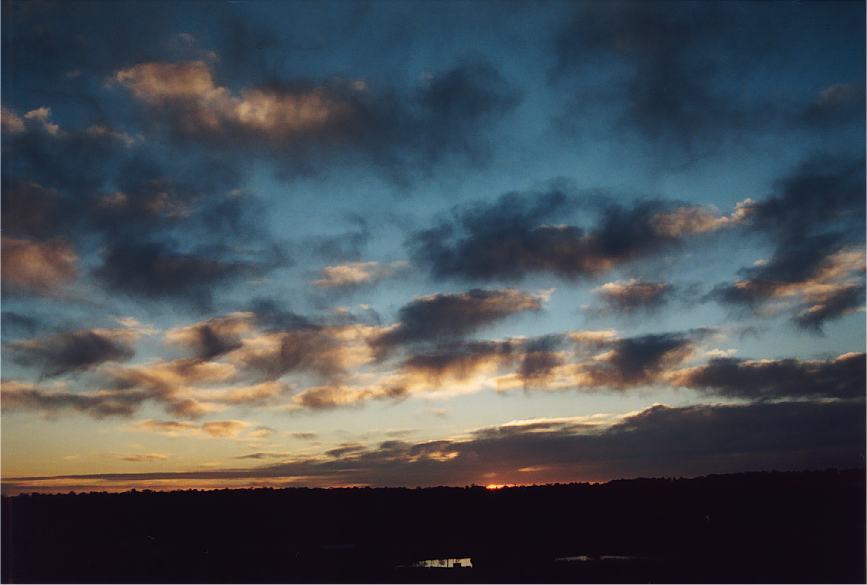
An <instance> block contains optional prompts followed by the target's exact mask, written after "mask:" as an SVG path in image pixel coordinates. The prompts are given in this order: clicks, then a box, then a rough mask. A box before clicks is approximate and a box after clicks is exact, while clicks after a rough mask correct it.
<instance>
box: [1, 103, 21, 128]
mask: <svg viewBox="0 0 867 585" xmlns="http://www.w3.org/2000/svg"><path fill="white" fill-rule="evenodd" d="M0 127H2V131H3V133H4V134H5V133H7V132H8V133H9V134H18V133H19V132H24V130H25V127H24V120H22V119H21V117H20V116H18V114H16V113H15V112H13V111H12V110H10V109H8V108H5V107H4V108H2V110H0Z"/></svg>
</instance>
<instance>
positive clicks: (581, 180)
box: [2, 1, 865, 493]
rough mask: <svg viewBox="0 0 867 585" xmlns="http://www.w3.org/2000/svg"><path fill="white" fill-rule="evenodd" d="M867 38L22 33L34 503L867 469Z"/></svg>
mask: <svg viewBox="0 0 867 585" xmlns="http://www.w3.org/2000/svg"><path fill="white" fill-rule="evenodd" d="M864 23H865V8H864V3H863V2H850V3H846V2H843V3H835V2H821V3H809V2H772V3H766V4H762V3H757V2H748V3H742V4H739V3H734V2H725V3H722V2H720V3H711V2H703V3H662V2H656V3H654V2H639V3H616V2H604V3H603V2H585V3H572V2H568V3H558V2H540V3H535V2H534V3H524V2H520V3H519V2H515V3H511V2H494V1H484V2H483V1H468V2H432V1H431V2H419V3H414V2H408V1H407V2H403V1H401V2H347V1H340V2H335V3H326V2H300V1H299V2H291V1H290V2H252V1H251V2H217V1H209V2H187V3H184V2H140V3H134V2H127V3H124V2H112V3H104V2H98V3H86V2H62V3H54V2H20V1H13V2H4V3H3V5H2V342H3V345H2V409H3V413H2V481H3V491H4V493H17V492H20V491H33V490H43V491H46V490H47V491H56V490H59V491H69V490H91V489H97V490H117V489H129V488H133V487H135V488H138V489H141V488H170V487H184V488H186V487H225V486H229V487H240V486H284V485H286V486H296V485H298V486H344V485H373V486H377V485H407V486H425V485H469V484H481V485H486V484H512V483H521V484H527V483H546V482H556V481H560V482H565V481H601V480H607V479H613V478H621V477H637V476H694V475H701V474H708V473H724V472H735V471H745V470H759V469H813V468H827V467H838V468H843V467H859V466H863V465H864V462H865V459H864V444H865V442H864V441H865V403H864V397H865V354H864V349H865V314H864V304H865V165H864V157H865V140H864V136H865V121H864V120H865V119H864V98H865V48H864V47H865V24H864Z"/></svg>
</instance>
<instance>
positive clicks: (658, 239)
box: [407, 182, 740, 281]
mask: <svg viewBox="0 0 867 585" xmlns="http://www.w3.org/2000/svg"><path fill="white" fill-rule="evenodd" d="M577 208H581V209H583V210H585V211H590V212H593V213H595V214H596V215H597V217H596V220H595V223H594V224H593V225H592V226H591V227H588V228H586V229H585V228H582V227H578V226H575V225H564V224H560V223H559V222H562V221H563V219H564V217H568V216H569V215H571V214H572V212H574V211H575V210H576V209H577ZM567 214H568V215H567ZM737 221H740V220H739V218H726V217H718V216H714V215H712V214H710V212H708V211H707V210H704V209H703V208H700V207H695V206H687V207H678V205H677V204H676V203H675V202H671V201H668V202H666V201H656V200H637V201H635V202H633V203H632V204H631V205H629V206H624V205H621V204H620V203H617V202H614V201H611V200H609V199H608V198H606V197H603V196H599V195H595V196H589V195H588V196H584V197H580V198H579V197H577V196H576V195H575V194H574V190H573V189H571V188H570V187H569V186H568V185H564V184H562V182H555V183H554V184H553V185H552V186H551V187H550V188H549V189H547V190H544V191H542V192H530V193H507V194H505V195H503V196H501V197H500V198H499V199H497V200H496V201H494V202H491V203H476V204H475V205H470V206H466V207H463V208H456V209H455V210H454V211H453V213H452V217H451V218H449V219H447V220H445V221H442V222H440V223H439V224H438V225H436V226H434V227H433V228H430V229H427V230H422V231H419V232H416V233H414V234H413V235H412V236H411V237H410V238H409V240H408V242H407V244H408V247H409V248H410V251H411V254H412V257H413V259H414V260H415V262H416V263H417V264H419V265H421V266H425V267H428V268H429V269H430V271H431V273H432V275H433V276H435V277H437V278H463V279H470V280H487V281H489V280H519V279H521V278H524V277H525V276H528V275H531V274H534V273H543V272H547V273H551V274H555V275H557V276H559V277H561V278H565V279H577V278H582V277H592V276H596V275H599V274H604V273H606V272H608V271H610V270H611V269H613V268H614V267H616V266H618V265H621V264H624V263H627V262H630V261H633V260H637V259H639V258H643V257H648V256H653V255H654V254H658V253H660V252H662V251H664V250H666V249H671V248H672V247H674V246H676V245H677V244H679V243H680V242H681V241H682V239H683V237H685V236H690V235H697V234H702V233H709V232H712V231H715V230H717V229H721V228H722V227H724V226H726V225H734V223H736V222H737ZM555 222H557V225H554V223H555Z"/></svg>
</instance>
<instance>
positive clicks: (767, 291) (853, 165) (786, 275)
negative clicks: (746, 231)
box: [710, 156, 865, 331]
mask: <svg viewBox="0 0 867 585" xmlns="http://www.w3.org/2000/svg"><path fill="white" fill-rule="evenodd" d="M864 217H865V216H864V161H863V160H861V159H851V158H832V157H827V156H814V157H812V158H809V159H807V160H805V161H803V162H801V163H800V164H798V165H797V166H796V167H795V168H794V169H792V170H791V171H790V172H789V173H787V174H786V175H785V176H783V177H782V178H780V179H779V180H778V181H777V182H776V184H775V190H774V193H773V194H771V195H770V196H768V197H767V198H765V199H763V200H761V201H758V202H753V203H751V205H750V212H749V218H748V221H747V225H748V226H749V228H751V229H752V230H754V231H756V232H757V233H759V234H761V235H763V236H765V237H767V238H769V239H770V240H771V242H772V243H773V246H774V250H773V254H772V255H771V257H770V259H768V260H766V261H763V262H760V263H758V265H756V266H752V267H748V268H744V269H742V270H741V271H740V276H741V279H739V280H738V281H736V282H734V283H733V284H721V285H718V286H717V287H716V288H715V289H714V290H713V291H712V292H711V295H710V297H711V298H714V299H716V300H718V301H720V302H722V303H726V304H729V305H733V306H747V307H751V308H753V309H755V310H757V311H766V312H777V311H778V310H788V311H792V312H794V316H793V318H794V321H795V323H796V324H798V325H801V326H803V327H806V328H809V329H813V330H816V331H821V328H822V326H823V325H824V324H825V323H826V322H827V321H829V320H833V319H836V318H838V317H840V316H842V315H843V314H845V313H847V312H850V311H852V310H855V309H857V308H860V307H861V306H862V305H863V300H862V299H863V295H864V293H863V290H864V248H863V226H864Z"/></svg>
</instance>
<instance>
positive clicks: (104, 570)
mask: <svg viewBox="0 0 867 585" xmlns="http://www.w3.org/2000/svg"><path fill="white" fill-rule="evenodd" d="M865 493H867V491H865V471H864V470H847V471H835V470H830V471H813V472H766V473H744V474H734V475H716V476H707V477H700V478H695V479H635V480H618V481H612V482H608V483H605V484H595V485H593V484H555V485H546V486H530V487H513V488H504V489H500V490H495V491H493V490H486V489H484V488H482V487H476V486H473V487H466V488H455V487H441V488H424V489H407V488H345V489H304V488H291V489H249V490H215V491H195V490H190V491H178V492H151V491H140V492H136V491H133V492H125V493H120V494H107V493H87V494H78V495H75V494H61V495H20V496H15V497H4V498H3V499H2V506H3V507H2V512H3V516H2V530H3V532H2V536H3V542H2V561H3V563H2V578H3V581H4V582H293V581H299V582H310V581H325V582H334V581H336V582H341V581H344V582H345V581H350V582H389V581H393V582H404V581H452V582H491V581H497V582H515V581H519V582H520V581H523V582H545V581H568V582H581V581H590V582H864V580H865V528H867V526H865ZM444 558H469V559H471V562H472V568H460V569H442V568H428V569H425V568H418V567H413V566H412V564H413V562H415V561H419V560H424V559H444ZM556 559H564V560H556ZM566 559H568V560H566Z"/></svg>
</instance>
